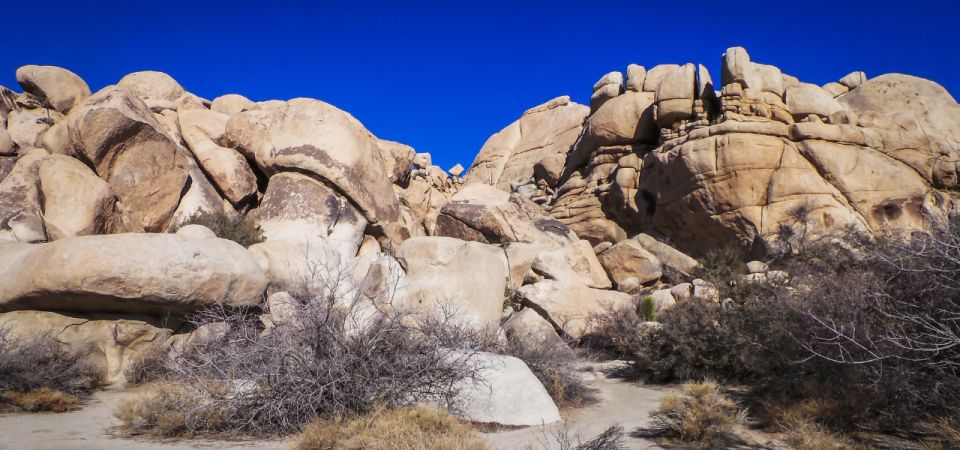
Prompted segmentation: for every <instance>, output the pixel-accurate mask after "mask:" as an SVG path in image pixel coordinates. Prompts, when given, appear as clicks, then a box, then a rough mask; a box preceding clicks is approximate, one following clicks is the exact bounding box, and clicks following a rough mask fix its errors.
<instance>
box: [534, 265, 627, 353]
mask: <svg viewBox="0 0 960 450" xmlns="http://www.w3.org/2000/svg"><path fill="white" fill-rule="evenodd" d="M517 294H518V295H519V296H520V298H521V299H522V303H523V306H524V307H526V308H532V309H533V310H534V311H536V312H537V313H539V314H540V315H541V316H542V317H543V318H544V319H547V321H549V322H550V324H551V325H553V327H554V328H555V329H556V330H558V331H561V332H563V333H565V334H566V335H567V336H569V337H571V338H573V339H579V338H580V337H581V336H583V334H584V332H586V331H587V327H588V325H589V321H590V319H591V318H592V317H594V316H595V315H598V314H603V313H606V312H609V311H615V310H618V309H620V308H625V307H631V306H632V304H633V303H632V301H631V299H630V295H628V294H624V293H622V292H616V291H606V290H601V289H592V288H588V287H586V286H583V285H579V284H574V283H567V282H563V281H559V280H543V281H538V282H536V283H533V284H528V285H526V286H523V287H521V288H520V289H519V290H518V291H517Z"/></svg>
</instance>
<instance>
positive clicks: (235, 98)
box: [210, 94, 260, 116]
mask: <svg viewBox="0 0 960 450" xmlns="http://www.w3.org/2000/svg"><path fill="white" fill-rule="evenodd" d="M210 109H211V110H213V111H216V112H218V113H221V114H226V115H228V116H232V115H234V114H239V113H242V112H244V111H253V110H256V109H260V106H259V105H257V104H256V103H254V102H252V101H251V100H250V99H248V98H246V97H244V96H242V95H239V94H226V95H221V96H219V97H217V98H215V99H213V102H212V103H211V104H210Z"/></svg>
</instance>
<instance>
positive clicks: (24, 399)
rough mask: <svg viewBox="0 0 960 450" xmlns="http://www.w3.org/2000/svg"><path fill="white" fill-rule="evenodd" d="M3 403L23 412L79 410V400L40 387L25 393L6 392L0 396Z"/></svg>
mask: <svg viewBox="0 0 960 450" xmlns="http://www.w3.org/2000/svg"><path fill="white" fill-rule="evenodd" d="M0 400H2V402H3V403H6V404H8V405H11V406H13V407H14V408H17V409H20V410H23V411H52V412H58V413H60V412H67V411H76V410H77V409H80V398H79V397H77V396H76V395H73V394H68V393H66V392H63V391H58V390H56V389H50V388H47V387H42V388H39V389H34V390H32V391H27V392H13V391H7V392H4V393H2V394H0Z"/></svg>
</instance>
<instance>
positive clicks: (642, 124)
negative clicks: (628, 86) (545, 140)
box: [567, 91, 659, 167]
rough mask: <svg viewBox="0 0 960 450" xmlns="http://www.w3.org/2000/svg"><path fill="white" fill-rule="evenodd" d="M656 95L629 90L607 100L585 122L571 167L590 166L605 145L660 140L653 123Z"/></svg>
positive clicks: (570, 163)
mask: <svg viewBox="0 0 960 450" xmlns="http://www.w3.org/2000/svg"><path fill="white" fill-rule="evenodd" d="M653 104H654V94H653V93H652V92H636V91H627V92H625V93H624V94H622V95H620V96H618V97H617V98H614V99H611V100H610V101H607V102H605V103H604V104H603V106H601V107H600V108H598V109H597V110H596V111H595V112H594V113H593V114H590V117H588V118H587V120H586V122H584V126H583V132H582V133H581V134H580V137H579V138H578V140H577V143H576V145H575V146H574V149H573V151H572V152H571V154H570V159H569V161H567V166H568V167H576V166H579V165H582V164H584V163H586V162H587V161H588V160H589V159H590V157H591V156H593V154H594V152H596V151H597V149H598V148H600V147H602V146H609V145H621V144H629V143H633V142H641V141H650V140H656V139H657V137H658V136H659V132H658V130H657V125H656V123H654V121H653Z"/></svg>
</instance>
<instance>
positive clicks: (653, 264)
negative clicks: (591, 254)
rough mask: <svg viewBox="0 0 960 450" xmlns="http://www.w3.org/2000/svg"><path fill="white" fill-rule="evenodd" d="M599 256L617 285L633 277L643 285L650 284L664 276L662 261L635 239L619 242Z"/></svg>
mask: <svg viewBox="0 0 960 450" xmlns="http://www.w3.org/2000/svg"><path fill="white" fill-rule="evenodd" d="M598 256H599V259H600V264H602V265H603V268H604V269H605V270H606V271H607V274H608V275H609V276H610V279H611V280H613V282H614V283H616V284H617V285H619V284H620V283H622V282H623V281H625V280H626V279H628V278H631V277H632V278H636V279H637V281H639V282H640V283H641V284H648V283H651V282H654V281H656V280H658V279H660V277H661V276H662V275H663V272H662V271H661V270H660V260H659V259H657V257H656V256H654V255H653V254H652V253H650V252H648V251H646V250H644V248H643V246H642V245H640V243H639V242H637V241H635V240H633V239H628V240H625V241H620V242H617V243H616V244H614V245H613V247H610V249H608V250H607V251H605V252H603V253H601V254H600V255H598Z"/></svg>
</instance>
